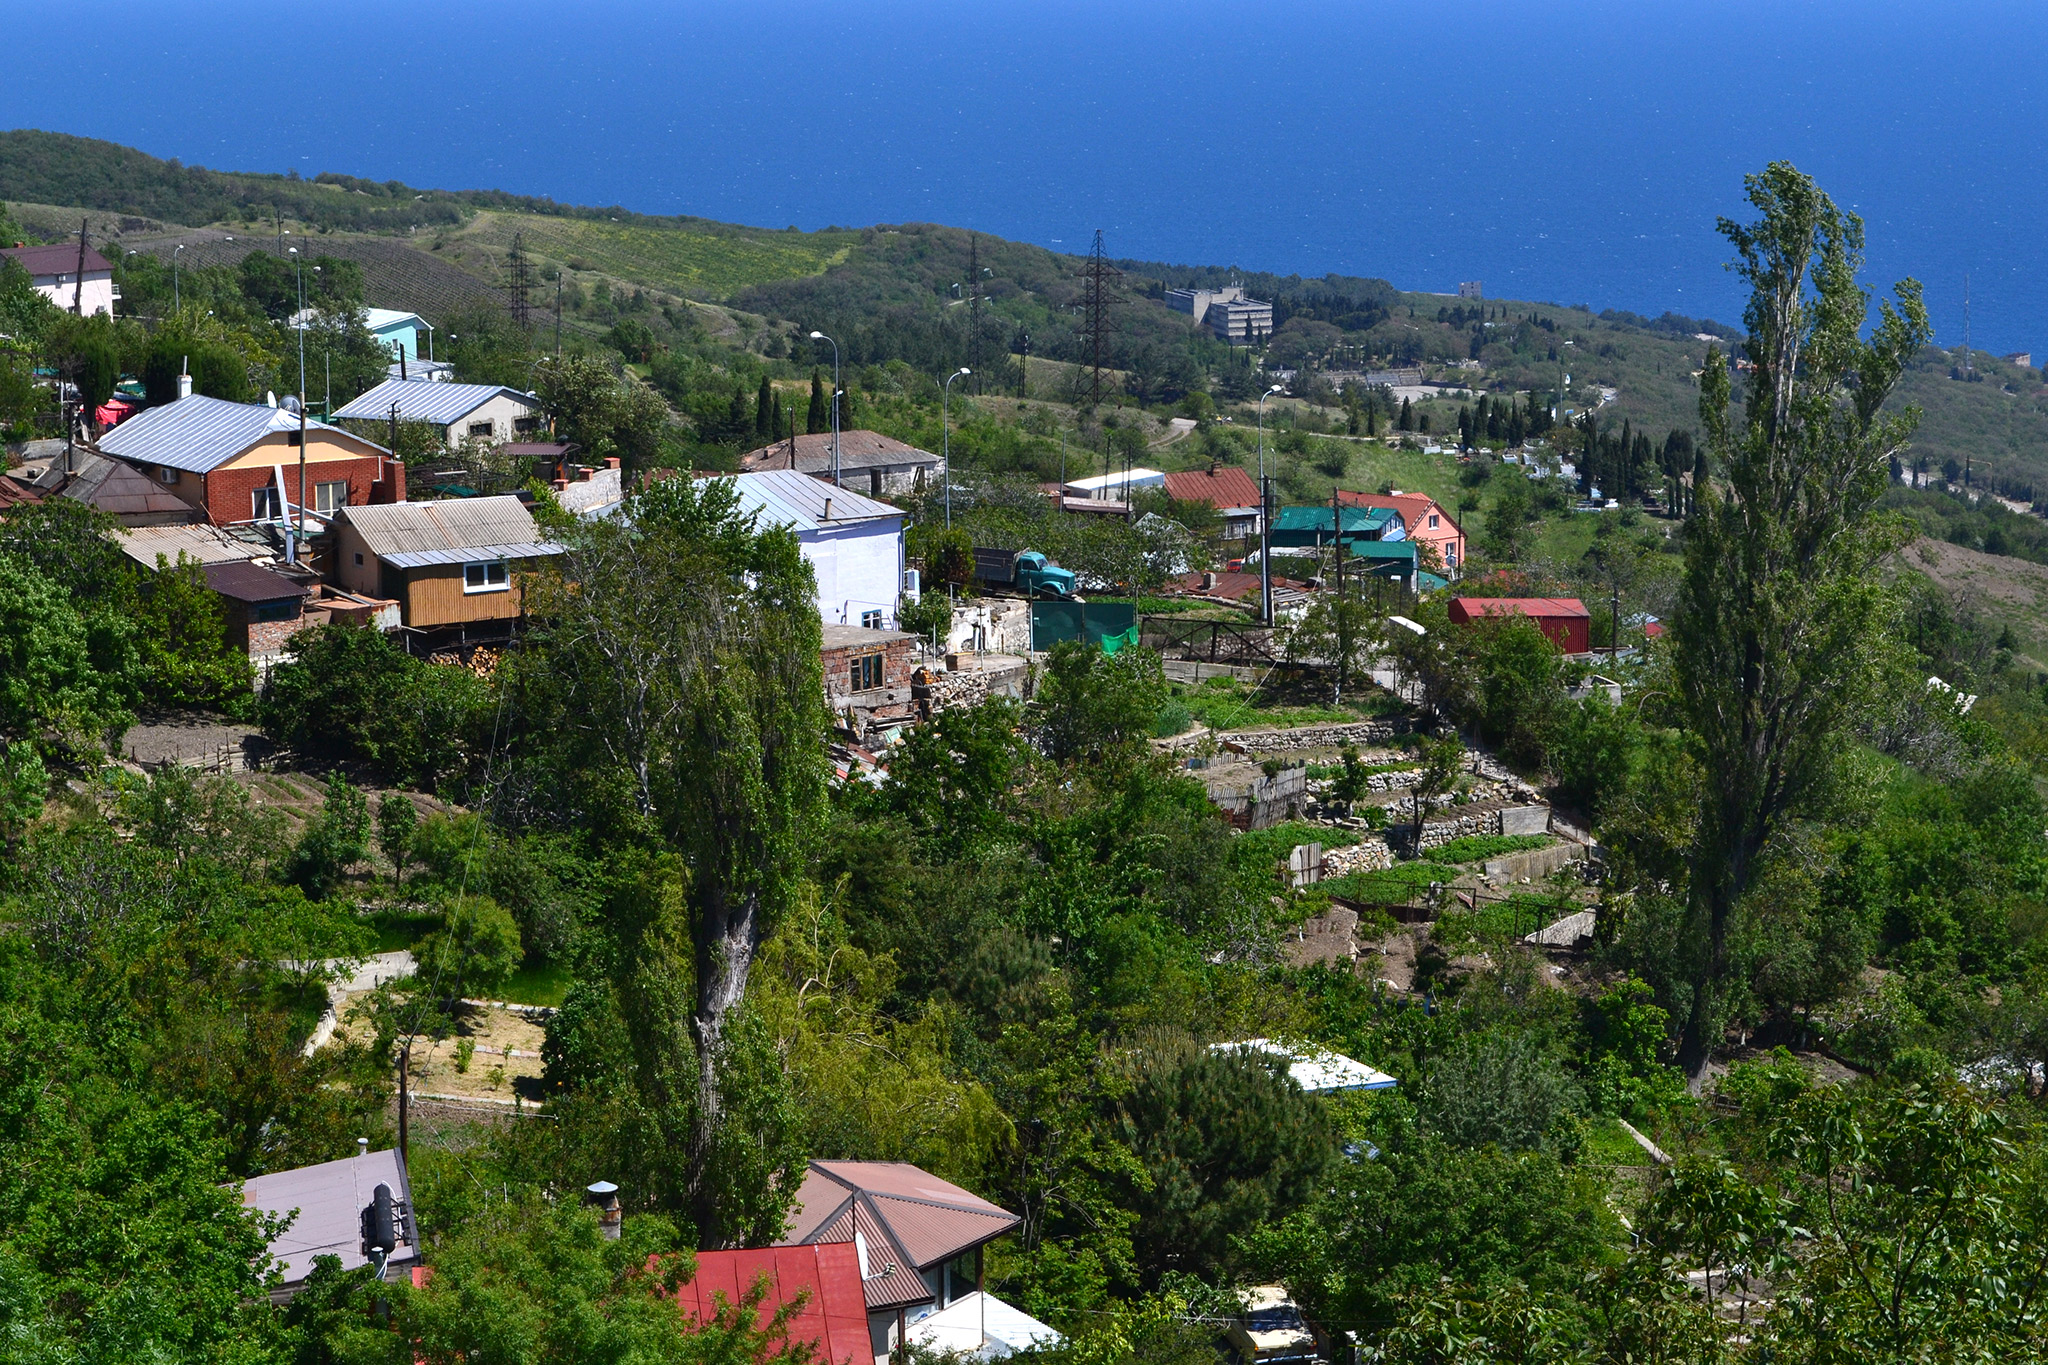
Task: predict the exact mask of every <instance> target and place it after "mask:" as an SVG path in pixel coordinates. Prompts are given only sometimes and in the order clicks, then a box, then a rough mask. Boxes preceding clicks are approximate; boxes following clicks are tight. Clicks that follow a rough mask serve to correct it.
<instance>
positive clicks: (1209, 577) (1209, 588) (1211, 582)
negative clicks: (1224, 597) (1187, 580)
mask: <svg viewBox="0 0 2048 1365" xmlns="http://www.w3.org/2000/svg"><path fill="white" fill-rule="evenodd" d="M1202 591H1203V592H1214V591H1216V575H1215V574H1213V573H1205V574H1203V575H1202Z"/></svg>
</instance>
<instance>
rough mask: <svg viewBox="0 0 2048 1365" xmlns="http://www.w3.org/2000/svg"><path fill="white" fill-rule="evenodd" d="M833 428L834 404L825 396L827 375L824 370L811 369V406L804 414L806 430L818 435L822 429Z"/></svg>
mask: <svg viewBox="0 0 2048 1365" xmlns="http://www.w3.org/2000/svg"><path fill="white" fill-rule="evenodd" d="M831 429H832V404H831V400H830V399H829V398H827V397H826V396H825V376H824V373H823V372H822V371H819V370H812V371H811V406H810V410H809V411H808V412H806V413H805V414H804V431H805V432H807V433H808V434H810V435H812V436H816V435H817V434H818V433H819V432H821V431H830V430H831Z"/></svg>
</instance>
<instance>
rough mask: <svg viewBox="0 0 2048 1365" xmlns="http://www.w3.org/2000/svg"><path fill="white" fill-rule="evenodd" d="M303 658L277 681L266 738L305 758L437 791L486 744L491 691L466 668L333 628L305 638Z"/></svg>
mask: <svg viewBox="0 0 2048 1365" xmlns="http://www.w3.org/2000/svg"><path fill="white" fill-rule="evenodd" d="M296 643H297V647H298V657H297V658H296V659H293V660H292V661H291V662H289V663H284V664H280V665H278V667H277V668H276V669H274V670H273V671H272V672H271V675H270V685H269V686H268V687H266V688H265V689H264V692H263V701H262V705H261V708H260V715H261V717H262V724H263V730H264V733H265V734H267V735H269V736H270V737H271V738H272V739H275V740H276V741H278V742H279V743H280V744H288V745H290V746H291V747H293V748H295V749H298V750H300V751H301V752H303V753H309V754H315V755H319V756H322V757H329V758H356V759H361V760H362V761H363V762H365V763H368V764H370V765H371V766H372V767H374V768H375V769H376V770H377V771H378V772H379V773H381V774H383V775H384V776H385V777H387V778H389V779H391V780H392V781H394V782H401V783H406V784H409V785H414V786H419V787H422V788H427V789H432V788H435V787H438V786H439V785H440V784H441V783H442V782H443V781H445V780H447V779H449V778H452V777H456V776H459V775H461V774H462V773H463V772H464V771H465V770H466V769H467V767H468V765H469V763H470V762H471V761H472V759H474V758H475V757H476V756H477V754H478V751H479V750H481V749H482V748H484V747H485V745H486V744H488V742H489V736H490V726H491V721H492V719H493V709H492V700H493V699H492V696H491V686H490V684H488V683H486V682H484V681H483V680H482V679H480V678H478V677H477V676H476V675H475V674H473V673H471V672H470V671H469V670H468V669H466V668H452V667H448V666H445V665H441V664H430V663H426V662H424V661H422V660H419V659H415V658H413V657H412V656H411V655H409V654H407V653H406V652H405V651H403V650H401V649H400V648H398V646H396V645H394V644H392V643H391V641H390V640H389V639H387V638H386V637H385V636H384V635H383V633H382V632H379V631H375V630H365V629H363V628H361V627H359V626H349V625H327V626H320V627H317V628H315V629H313V630H309V631H305V632H303V633H301V634H300V635H299V636H298V637H297V639H296Z"/></svg>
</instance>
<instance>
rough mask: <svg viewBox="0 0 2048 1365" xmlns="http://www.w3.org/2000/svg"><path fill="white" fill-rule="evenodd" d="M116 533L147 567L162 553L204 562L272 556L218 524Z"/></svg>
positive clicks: (124, 548) (170, 558) (124, 550)
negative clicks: (184, 556) (187, 556)
mask: <svg viewBox="0 0 2048 1365" xmlns="http://www.w3.org/2000/svg"><path fill="white" fill-rule="evenodd" d="M113 534H114V539H115V541H116V543H118V544H119V545H120V547H121V552H122V553H123V554H125V555H127V556H128V557H129V558H130V559H132V560H134V561H135V562H136V563H137V564H140V565H142V566H143V567H144V568H146V569H154V568H155V567H156V557H157V556H158V555H162V556H163V557H164V558H165V559H166V560H167V561H169V562H170V563H172V564H175V563H177V562H178V556H179V555H181V554H183V555H189V556H190V557H192V558H193V559H196V560H198V561H199V562H200V563H201V564H226V563H231V562H233V561H236V560H242V561H248V560H255V559H269V558H271V557H272V555H271V552H270V551H269V550H268V549H266V548H264V547H262V546H258V545H254V544H251V543H250V542H249V541H246V540H243V539H241V538H239V537H237V536H234V535H231V534H229V533H228V532H226V531H223V530H222V529H221V528H220V527H218V526H207V525H204V524H198V525H191V526H137V527H134V528H132V529H124V530H119V531H115V532H114V533H113Z"/></svg>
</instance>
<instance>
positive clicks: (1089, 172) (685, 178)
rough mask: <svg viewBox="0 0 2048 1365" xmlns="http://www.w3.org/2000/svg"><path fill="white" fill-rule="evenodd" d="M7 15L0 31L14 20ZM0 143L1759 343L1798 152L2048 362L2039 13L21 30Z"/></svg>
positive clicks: (2002, 330) (933, 10)
mask: <svg viewBox="0 0 2048 1365" xmlns="http://www.w3.org/2000/svg"><path fill="white" fill-rule="evenodd" d="M10 10H12V11H15V12H14V13H13V14H11V15H10V14H9V13H8V11H10ZM0 32H5V33H6V34H7V35H8V39H9V46H10V48H11V49H12V50H11V51H10V53H9V58H10V60H9V62H8V64H7V65H8V74H7V76H6V77H5V79H4V80H0V126H7V127H23V126H28V127H42V128H49V129H56V130H61V131H65V132H72V133H79V134H84V135H88V136H93V137H100V138H107V139H111V140H113V141H116V142H122V143H127V144H130V145H133V146H137V147H140V148H142V149H144V150H146V151H149V152H152V153H154V154H156V155H159V156H166V157H169V156H176V157H180V158H182V159H183V160H185V161H186V162H188V163H196V164H201V165H207V166H214V167H220V168H224V169H242V170H275V171H283V170H287V169H291V168H296V169H297V170H298V171H299V172H300V173H301V174H302V175H312V174H314V173H316V172H319V171H328V170H332V171H343V172H347V173H350V174H355V175H362V176H368V177H372V178H376V179H400V180H404V181H406V182H408V183H411V184H415V185H426V186H437V187H447V188H470V187H496V188H503V189H507V190H514V191H519V192H523V193H531V194H543V195H551V196H553V197H555V198H557V199H560V200H564V201H571V202H582V203H601V204H609V203H619V204H623V205H626V206H628V207H630V208H633V209H637V210H642V211H646V212H653V213H691V214H699V215H703V216H706V217H711V218H719V219H726V220H731V221H737V222H743V223H751V224H757V225H764V226H768V227H781V226H784V225H785V224H797V225H799V226H803V227H822V226H826V225H828V224H867V223H875V222H910V221H937V222H947V223H953V224H958V225H961V226H967V227H973V228H978V229H981V230H984V231H987V232H991V233H996V234H1000V235H1002V236H1005V237H1011V238H1018V239H1022V240H1028V241H1033V242H1038V243H1040V244H1042V245H1045V246H1049V247H1053V248H1056V249H1062V250H1067V251H1081V250H1085V249H1086V246H1087V243H1088V240H1089V238H1090V236H1091V234H1092V232H1093V231H1094V230H1095V229H1097V228H1100V229H1102V230H1103V232H1104V233H1105V240H1106V242H1107V245H1108V248H1109V250H1110V252H1111V253H1112V254H1113V255H1116V256H1121V257H1137V258H1142V259H1148V260H1165V261H1174V262H1195V263H1214V264H1236V265H1240V266H1243V267H1245V268H1248V269H1263V270H1275V271H1282V272H1290V271H1292V272H1300V273H1302V274H1305V275H1319V274H1323V273H1326V272H1339V273H1344V274H1354V275H1377V276H1383V277H1385V278H1387V279H1390V280H1392V281H1393V282H1394V283H1395V284H1397V285H1399V286H1401V287H1403V288H1407V289H1420V290H1441V291H1450V290H1454V289H1456V287H1457V285H1458V283H1459V282H1460V281H1463V280H1479V281H1482V282H1483V284H1484V287H1485V289H1486V292H1487V293H1488V294H1489V295H1492V296H1496V297H1514V298H1535V299H1544V300H1550V301H1554V302H1559V303H1567V304H1569V303H1591V304H1594V305H1595V306H1598V307H1618V308H1628V309H1633V310H1635V311H1638V312H1642V313H1648V314H1652V315H1654V314H1656V313H1659V312H1662V311H1664V310H1665V309H1675V310H1677V311H1680V312H1683V313H1688V314H1692V315H1695V316H1702V315H1704V316H1712V317H1715V318H1719V319H1721V320H1723V321H1738V320H1739V315H1740V312H1741V301H1742V291H1741V290H1740V288H1739V285H1738V284H1737V282H1736V281H1735V279H1734V278H1733V277H1732V276H1731V275H1730V274H1729V273H1728V272H1727V271H1726V270H1725V269H1724V263H1725V262H1726V260H1727V259H1728V255H1729V253H1728V251H1727V249H1726V247H1725V245H1724V244H1723V243H1722V241H1721V240H1720V239H1719V238H1718V237H1717V236H1716V235H1715V232H1714V220H1715V218H1716V216H1717V215H1723V214H1728V215H1742V214H1744V213H1745V207H1744V205H1743V202H1742V176H1743V174H1744V173H1745V172H1747V171H1754V170H1757V169H1759V168H1761V167H1762V166H1763V165H1764V164H1765V163H1766V162H1768V161H1770V160H1773V159H1777V158H1784V159H1788V160H1790V161H1792V162H1794V163H1795V164H1796V165H1798V166H1799V167H1800V168H1802V169H1803V170H1806V171H1808V172H1810V173H1812V174H1813V175H1815V176H1816V177H1818V178H1819V179H1820V181H1821V182H1822V184H1823V185H1824V187H1825V188H1826V189H1827V190H1829V192H1830V193H1832V194H1833V195H1834V196H1835V197H1836V199H1837V200H1838V201H1839V202H1840V203H1842V204H1843V205H1844V206H1845V207H1852V208H1853V209H1854V210H1855V211H1856V212H1858V213H1860V214H1861V215H1862V216H1863V217H1864V219H1865V220H1866V223H1867V231H1868V237H1869V248H1868V249H1869V276H1870V279H1871V281H1872V283H1873V284H1876V285H1878V286H1880V287H1888V286H1889V284H1890V282H1891V281H1892V280H1894V279H1896V278H1899V277H1901V276H1905V275H1912V276H1915V277H1917V278H1919V279H1920V280H1921V281H1922V282H1923V283H1924V284H1925V285H1926V288H1927V296H1928V300H1929V304H1930V307H1931V309H1932V311H1933V314H1934V319H1935V325H1936V328H1937V332H1938V339H1939V340H1940V341H1941V342H1942V343H1943V344H1947V345H1953V344H1957V343H1959V342H1960V341H1961V340H1962V337H1963V326H1964V291H1965V279H1966V277H1967V279H1968V282H1969V285H1968V287H1969V292H1970V295H1971V298H1972V305H1971V340H1972V341H1973V343H1974V344H1975V345H1976V346H1978V347H1980V348H1983V349H1988V350H1993V351H2000V352H2004V351H2014V350H2022V349H2025V350H2032V351H2033V352H2035V354H2036V356H2037V357H2043V356H2044V353H2048V329H2044V327H2043V325H2042V322H2043V319H2044V317H2048V262H2044V259H2043V247H2042V243H2043V239H2044V227H2048V212H2044V210H2048V176H2044V174H2043V170H2042V157H2041V153H2040V147H2041V143H2042V134H2043V131H2044V121H2048V119H2044V115H2048V110H2044V92H2048V79H2044V77H2043V75H2042V53H2043V52H2044V51H2048V7H2044V6H2042V5H2041V4H2039V3H2038V0H2037V3H2033V4H2022V3H2013V2H2011V0H1984V2H1982V3H1976V4H1972V5H1969V6H1964V5H1958V4H1953V3H1950V4H1934V3H1913V4H1904V3H1882V2H1881V0H1871V2H1869V3H1861V4H1842V3H1810V4H1809V3H1798V2H1797V0H1769V2H1768V3H1766V2H1763V0H1727V2H1726V3H1718V2H1709V3H1691V4H1663V3H1655V2H1654V0H1630V2H1629V3H1579V4H1574V3H1536V2H1534V0H1522V2H1520V3H1516V2H1514V0H1503V2H1501V3H1485V0H1480V2H1479V3H1468V4H1464V5H1457V6H1449V5H1429V4H1415V3H1412V0H1410V2H1409V3H1399V4H1390V3H1312V2H1310V0H1269V2H1268V3H1260V4H1229V5H1225V4H1202V3H1175V4H1168V3H1143V2H1142V0H1095V3H1066V2H1063V0H1054V2H1051V3H1033V4H1019V3H1014V2H1008V3H1004V2H1000V0H980V2H979V3H960V4H941V3H931V2H930V0H898V2H897V3H874V2H872V0H869V2H867V3H860V2H855V3H845V2H843V0H842V3H836V4H827V3H822V0H758V2H757V3H751V4H746V5H721V6H714V5H705V4H655V3H635V2H633V0H617V2H614V3H585V4H580V5H578V4H562V3H548V4H540V3H532V2H531V0H506V2H504V3H494V4H490V5H475V4H465V3H460V0H450V2H449V3H421V2H420V0H408V2H407V3H403V4H395V3H386V2H385V0H351V3H348V4H345V5H343V4H330V5H321V6H304V5H295V4H291V3H266V4H260V5H255V4H245V3H207V4H193V3H176V2H175V0H174V2H173V3H164V2H163V0H156V3H137V2H135V0H125V2H124V0H73V3H71V4H68V5H64V6H60V7H58V8H57V9H55V10H53V9H51V8H50V7H49V6H47V5H33V6H31V5H29V4H27V3H23V2H22V0H8V3H6V4H0Z"/></svg>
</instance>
